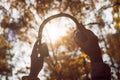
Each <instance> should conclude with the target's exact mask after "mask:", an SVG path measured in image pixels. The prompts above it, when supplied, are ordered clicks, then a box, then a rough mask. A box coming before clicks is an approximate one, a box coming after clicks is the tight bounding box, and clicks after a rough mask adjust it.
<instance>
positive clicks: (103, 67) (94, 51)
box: [74, 29, 111, 80]
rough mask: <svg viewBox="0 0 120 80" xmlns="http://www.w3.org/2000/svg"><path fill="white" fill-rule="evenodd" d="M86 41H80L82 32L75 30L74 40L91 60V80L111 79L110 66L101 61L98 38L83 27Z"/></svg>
mask: <svg viewBox="0 0 120 80" xmlns="http://www.w3.org/2000/svg"><path fill="white" fill-rule="evenodd" d="M83 32H84V35H85V36H86V37H87V40H86V41H82V40H83V39H82V38H83V37H81V35H82V34H79V31H76V32H75V36H74V39H75V42H76V43H77V44H78V45H79V46H80V47H81V50H82V51H84V52H85V53H86V54H87V55H88V56H89V57H90V60H91V80H111V73H110V68H109V66H108V65H107V64H105V63H103V60H102V53H101V50H100V47H99V44H98V38H97V36H95V35H94V33H93V32H92V31H90V30H87V29H84V31H83Z"/></svg>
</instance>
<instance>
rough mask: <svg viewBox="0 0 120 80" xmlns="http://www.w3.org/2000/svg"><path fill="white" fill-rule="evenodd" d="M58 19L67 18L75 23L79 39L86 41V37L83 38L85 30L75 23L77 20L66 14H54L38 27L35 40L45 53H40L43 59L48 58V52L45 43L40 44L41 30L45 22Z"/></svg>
mask: <svg viewBox="0 0 120 80" xmlns="http://www.w3.org/2000/svg"><path fill="white" fill-rule="evenodd" d="M58 17H68V18H70V19H72V20H73V21H74V22H75V24H76V27H77V29H78V30H79V33H80V37H82V39H83V40H82V41H85V40H86V37H85V35H84V32H83V30H85V28H84V26H83V25H82V24H81V23H79V22H78V21H77V19H76V18H75V17H73V16H71V15H69V14H66V13H59V14H56V15H52V16H50V17H48V18H47V19H45V20H44V21H43V22H42V24H41V25H40V28H39V32H38V39H37V40H39V42H40V46H42V49H44V50H45V51H43V52H45V53H40V54H41V55H42V56H43V57H47V56H49V51H48V46H47V44H46V43H41V40H42V32H43V28H44V26H45V24H46V23H47V22H49V21H50V20H52V19H54V18H58Z"/></svg>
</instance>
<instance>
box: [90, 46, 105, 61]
mask: <svg viewBox="0 0 120 80" xmlns="http://www.w3.org/2000/svg"><path fill="white" fill-rule="evenodd" d="M90 59H91V62H92V63H103V60H102V53H101V50H100V48H98V49H96V50H95V51H94V52H93V53H92V55H91V56H90Z"/></svg>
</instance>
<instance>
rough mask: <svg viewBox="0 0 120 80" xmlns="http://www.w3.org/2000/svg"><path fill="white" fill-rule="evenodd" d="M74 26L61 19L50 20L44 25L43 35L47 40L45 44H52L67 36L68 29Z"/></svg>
mask: <svg viewBox="0 0 120 80" xmlns="http://www.w3.org/2000/svg"><path fill="white" fill-rule="evenodd" d="M74 25H75V24H74V23H73V21H72V20H70V19H68V18H65V17H62V18H57V19H54V20H51V21H50V22H48V23H47V24H46V25H45V29H44V30H43V34H44V36H45V38H46V39H47V42H51V43H52V44H54V43H55V42H56V41H57V40H58V39H60V38H61V37H62V36H65V35H67V31H68V30H69V28H70V27H73V26H74Z"/></svg>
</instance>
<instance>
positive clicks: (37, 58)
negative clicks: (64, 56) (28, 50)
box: [22, 40, 48, 80]
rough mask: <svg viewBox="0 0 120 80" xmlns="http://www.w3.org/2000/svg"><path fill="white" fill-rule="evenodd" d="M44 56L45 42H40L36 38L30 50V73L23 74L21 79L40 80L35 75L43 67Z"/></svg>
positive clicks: (46, 51)
mask: <svg viewBox="0 0 120 80" xmlns="http://www.w3.org/2000/svg"><path fill="white" fill-rule="evenodd" d="M46 56H48V49H47V48H46V44H44V43H43V44H41V43H40V41H39V40H37V41H36V42H35V44H34V47H33V50H32V55H31V68H30V74H29V76H23V77H22V80H40V79H39V78H37V76H38V73H39V72H40V71H41V69H42V67H43V62H44V57H46Z"/></svg>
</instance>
